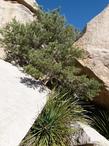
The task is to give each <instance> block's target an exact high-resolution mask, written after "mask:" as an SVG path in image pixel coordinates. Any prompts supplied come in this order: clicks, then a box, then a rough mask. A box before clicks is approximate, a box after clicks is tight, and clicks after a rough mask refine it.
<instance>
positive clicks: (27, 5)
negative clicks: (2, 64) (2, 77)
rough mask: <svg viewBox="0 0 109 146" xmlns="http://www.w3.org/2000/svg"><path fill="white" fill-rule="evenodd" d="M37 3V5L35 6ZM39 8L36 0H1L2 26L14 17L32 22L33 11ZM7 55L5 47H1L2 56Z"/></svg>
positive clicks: (0, 24) (0, 55) (0, 53)
mask: <svg viewBox="0 0 109 146" xmlns="http://www.w3.org/2000/svg"><path fill="white" fill-rule="evenodd" d="M34 5H36V7H34ZM35 10H37V4H36V3H35V0H25V1H24V0H0V28H2V27H4V26H5V25H6V24H7V23H9V22H10V21H11V20H12V19H13V18H15V19H16V20H17V21H19V22H21V23H25V22H31V21H32V20H33V19H34V17H33V14H34V13H33V11H35ZM4 57H5V52H4V48H2V47H1V48H0V58H4Z"/></svg>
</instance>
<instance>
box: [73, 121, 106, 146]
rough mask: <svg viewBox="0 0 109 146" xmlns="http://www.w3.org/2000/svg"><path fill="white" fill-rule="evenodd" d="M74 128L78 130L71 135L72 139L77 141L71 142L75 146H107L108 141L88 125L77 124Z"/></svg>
mask: <svg viewBox="0 0 109 146" xmlns="http://www.w3.org/2000/svg"><path fill="white" fill-rule="evenodd" d="M75 127H76V128H77V129H78V130H77V132H76V133H75V135H73V139H76V140H78V142H76V141H74V140H73V143H75V145H76V146H77V145H78V146H109V141H108V140H107V139H106V138H105V137H103V136H102V135H100V134H99V133H98V132H97V131H96V130H95V129H93V128H92V127H90V126H89V125H86V124H83V123H80V122H77V123H76V124H75ZM72 146H73V145H72Z"/></svg>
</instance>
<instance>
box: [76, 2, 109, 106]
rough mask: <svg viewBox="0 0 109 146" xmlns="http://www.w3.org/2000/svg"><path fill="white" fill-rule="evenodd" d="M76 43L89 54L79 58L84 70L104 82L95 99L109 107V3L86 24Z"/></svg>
mask: <svg viewBox="0 0 109 146" xmlns="http://www.w3.org/2000/svg"><path fill="white" fill-rule="evenodd" d="M74 45H75V46H77V47H79V48H82V49H84V50H85V52H86V54H87V55H86V58H84V59H83V60H78V62H79V63H80V65H81V67H82V68H83V70H84V72H85V73H87V74H88V75H89V76H91V77H95V78H97V79H98V80H99V81H101V82H102V83H103V84H104V87H103V89H102V91H101V93H100V94H99V96H97V97H95V98H94V99H95V101H96V102H97V103H99V104H101V105H104V106H106V107H108V108H109V5H108V6H107V7H106V8H105V9H104V10H103V11H102V12H101V13H100V14H98V15H97V16H96V17H95V18H93V19H92V20H91V21H90V22H89V23H88V24H87V25H86V27H85V29H84V31H83V33H82V36H81V37H80V38H79V40H77V42H76V43H75V44H74Z"/></svg>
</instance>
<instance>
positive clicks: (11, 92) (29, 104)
mask: <svg viewBox="0 0 109 146" xmlns="http://www.w3.org/2000/svg"><path fill="white" fill-rule="evenodd" d="M41 87H42V86H40V85H39V86H38V82H37V81H35V80H33V79H32V78H31V77H30V76H27V75H25V74H24V73H22V72H21V71H19V70H18V68H17V67H15V66H13V65H11V64H10V63H7V62H5V61H3V60H0V146H18V145H19V144H20V142H21V141H22V139H23V138H24V137H25V135H26V134H27V132H28V131H29V129H30V128H31V126H32V124H33V123H34V121H35V120H36V118H37V117H38V115H39V113H40V112H41V110H42V109H43V107H44V105H45V103H46V96H47V94H48V90H47V89H46V90H43V91H41V90H40V89H41Z"/></svg>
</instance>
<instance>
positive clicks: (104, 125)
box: [89, 105, 109, 139]
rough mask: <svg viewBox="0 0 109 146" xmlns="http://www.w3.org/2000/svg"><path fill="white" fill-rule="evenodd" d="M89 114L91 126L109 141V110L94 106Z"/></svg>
mask: <svg viewBox="0 0 109 146" xmlns="http://www.w3.org/2000/svg"><path fill="white" fill-rule="evenodd" d="M89 112H90V121H91V125H92V126H93V127H94V128H95V129H96V130H97V131H98V132H99V133H100V134H102V135H103V136H104V137H106V138H107V139H109V110H107V109H103V108H101V107H98V106H95V105H94V106H93V108H90V109H89Z"/></svg>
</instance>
